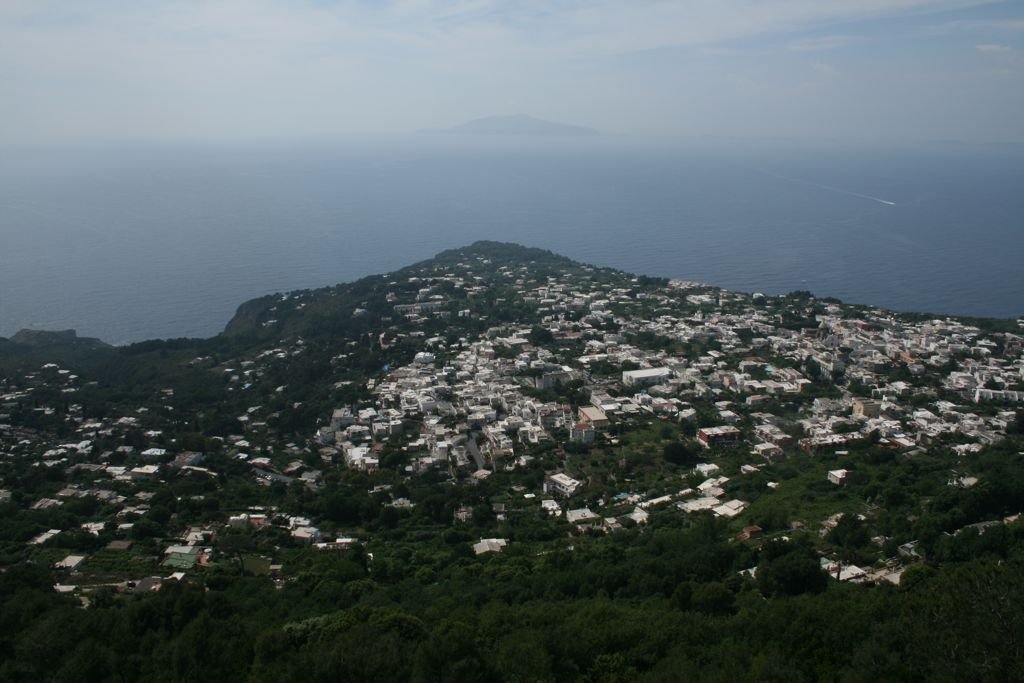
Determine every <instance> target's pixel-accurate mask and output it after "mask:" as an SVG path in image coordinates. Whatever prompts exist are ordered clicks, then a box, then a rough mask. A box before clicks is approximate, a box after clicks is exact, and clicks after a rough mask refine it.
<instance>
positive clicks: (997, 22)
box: [928, 19, 1024, 33]
mask: <svg viewBox="0 0 1024 683" xmlns="http://www.w3.org/2000/svg"><path fill="white" fill-rule="evenodd" d="M928 31H929V32H930V33H952V32H955V31H1008V32H1009V31H1024V19H960V20H957V21H946V22H943V23H941V24H933V25H932V26H929V27H928Z"/></svg>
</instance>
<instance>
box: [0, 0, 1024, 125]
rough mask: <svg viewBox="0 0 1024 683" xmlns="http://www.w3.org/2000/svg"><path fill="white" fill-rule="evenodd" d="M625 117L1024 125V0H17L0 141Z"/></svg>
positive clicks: (11, 13)
mask: <svg viewBox="0 0 1024 683" xmlns="http://www.w3.org/2000/svg"><path fill="white" fill-rule="evenodd" d="M520 112H523V113H529V114H532V115H535V116H539V117H543V118H549V119H555V120H561V121H566V122H571V123H579V124H585V125H591V126H594V127H597V128H600V129H602V130H606V131H610V132H615V133H624V134H636V135H642V134H671V135H675V136H682V137H694V136H697V137H699V136H730V137H761V136H770V137H790V136H798V137H811V138H834V139H840V140H854V141H856V140H883V141H884V140H893V139H906V138H913V139H924V140H927V139H953V140H968V141H993V142H1002V141H1015V142H1024V2H1021V1H1020V0H1014V1H1010V2H970V1H961V0H735V1H730V0H688V1H679V2H661V1H656V0H628V1H627V0H622V1H616V0H522V1H519V2H499V1H496V0H452V1H450V2H444V1H441V0H398V1H394V2H389V1H386V0H361V1H358V0H351V1H350V0H339V1H337V2H333V1H330V0H305V1H301V0H292V1H288V0H208V1H203V0H191V1H184V0H182V1H176V0H106V1H100V0H94V1H93V0H0V142H5V143H12V142H36V141H58V142H60V141H75V142H77V141H88V140H100V141H107V140H111V139H114V140H121V139H124V140H135V139H168V140H177V139H204V140H206V139H228V138H231V139H234V138H290V137H307V138H308V137H314V138H315V137H325V136H344V135H350V134H353V133H365V132H398V131H407V130H413V129H417V128H422V127H433V126H449V125H453V124H455V123H459V122H461V121H464V120H467V119H471V118H475V117H479V116H485V115H490V114H507V113H520Z"/></svg>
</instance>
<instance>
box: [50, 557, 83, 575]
mask: <svg viewBox="0 0 1024 683" xmlns="http://www.w3.org/2000/svg"><path fill="white" fill-rule="evenodd" d="M84 561H85V555H68V556H67V557H65V558H64V559H63V560H61V561H60V562H57V563H56V564H54V565H53V567H54V569H70V570H71V571H74V570H76V569H78V565H80V564H82V562H84Z"/></svg>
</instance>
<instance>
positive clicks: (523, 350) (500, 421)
mask: <svg viewBox="0 0 1024 683" xmlns="http://www.w3.org/2000/svg"><path fill="white" fill-rule="evenodd" d="M482 273H485V274H482ZM391 284H392V285H393V290H394V291H386V292H384V291H382V292H379V293H378V294H379V296H381V297H382V298H383V300H384V301H385V302H386V305H387V306H389V307H390V311H389V313H390V318H389V322H390V323H391V324H390V325H389V326H388V328H387V329H386V330H385V331H383V332H381V334H380V337H379V340H378V341H379V344H380V346H381V348H383V349H386V348H388V347H389V345H390V344H393V343H394V342H395V341H396V340H399V339H401V340H405V341H408V340H414V341H415V343H416V345H417V346H418V351H417V352H416V353H415V355H413V356H412V358H410V359H407V360H408V362H406V363H404V364H398V365H394V366H388V367H385V368H384V369H382V370H381V372H379V373H377V374H375V375H373V376H370V377H366V378H365V380H364V381H365V382H366V384H365V388H366V390H367V391H368V392H369V396H370V397H371V398H370V399H369V400H364V401H357V402H353V403H349V404H343V405H337V406H336V407H335V408H334V409H333V410H332V411H331V412H330V413H329V414H326V415H323V416H322V420H321V421H320V423H319V424H318V425H317V426H316V428H315V431H311V433H310V435H309V438H308V440H307V439H301V440H300V439H296V440H284V439H280V438H278V437H277V436H276V435H275V432H274V429H273V421H274V418H275V417H277V415H276V414H275V413H273V412H272V411H271V410H270V409H269V408H267V407H265V405H266V400H265V399H266V397H267V396H268V395H270V396H273V395H275V394H278V393H280V392H282V391H284V390H285V389H286V385H285V386H276V387H275V386H270V387H266V386H264V384H266V382H267V378H268V377H270V376H272V375H273V374H274V373H273V372H272V370H273V369H274V367H275V364H280V363H286V362H289V361H293V360H294V359H296V358H297V357H301V356H302V355H303V354H306V353H308V346H307V343H306V342H304V341H303V340H302V339H301V338H295V339H291V340H288V341H284V340H277V341H275V343H274V345H273V346H272V347H271V348H267V349H263V350H260V351H259V352H257V353H254V354H252V355H251V356H249V357H246V358H238V359H232V360H230V361H215V360H214V359H212V358H210V357H198V358H195V359H194V360H193V361H192V362H191V363H190V365H191V366H192V367H194V368H199V369H204V370H206V371H208V372H210V373H212V374H213V375H216V376H217V377H218V378H222V380H223V386H224V390H225V391H226V392H229V393H230V394H231V395H232V396H233V397H234V396H240V397H247V396H249V395H251V396H253V400H252V402H251V404H250V405H248V407H247V408H246V409H245V410H244V411H243V412H241V414H239V415H238V416H237V418H234V421H235V424H234V425H233V427H234V428H233V429H231V430H229V432H230V433H225V434H223V435H219V436H214V437H209V438H212V439H214V440H215V441H216V442H217V444H218V448H219V450H220V451H221V452H222V453H224V454H227V456H228V457H229V458H230V459H231V460H232V461H233V463H234V465H235V466H236V467H241V468H242V471H246V472H248V476H250V477H251V478H252V480H253V481H256V482H258V483H259V484H261V485H264V486H274V485H284V486H293V485H301V486H302V487H303V488H304V489H306V490H307V491H309V492H311V493H312V494H313V495H315V494H316V492H318V491H319V490H320V489H321V488H323V486H324V477H325V475H326V473H328V472H330V471H332V470H338V469H350V470H359V471H363V472H367V473H371V474H372V473H374V472H376V471H378V470H380V469H381V468H382V467H384V464H383V463H384V462H385V458H386V456H387V455H388V454H389V453H392V452H396V451H397V452H400V453H401V454H402V457H401V458H399V459H398V461H399V462H401V467H403V468H404V470H403V471H402V474H403V476H406V477H416V476H419V475H422V474H424V473H426V472H429V471H438V470H440V471H442V472H446V473H447V474H448V476H449V478H450V480H451V481H453V482H460V483H465V484H467V485H473V484H474V483H478V482H480V481H482V480H484V479H487V478H489V477H490V476H491V475H492V474H493V473H494V472H499V471H501V472H514V471H516V470H517V469H520V468H528V467H534V466H537V465H538V464H540V465H541V466H543V468H544V469H545V476H544V478H543V484H541V485H538V486H537V487H536V489H535V490H530V489H526V490H515V491H510V492H509V493H510V495H512V494H514V495H515V496H516V497H517V498H518V499H520V500H522V501H524V503H523V504H524V505H530V506H537V508H538V509H539V510H542V511H543V512H545V513H547V514H548V515H551V516H552V517H557V518H559V520H564V521H566V522H568V523H569V524H570V525H571V526H572V528H574V529H575V530H576V531H578V532H588V531H608V532H611V531H616V530H618V529H621V528H623V525H624V524H625V525H630V524H643V523H644V522H646V520H647V518H648V515H649V514H650V511H651V510H652V509H654V508H657V507H659V506H665V509H674V510H677V511H678V512H681V513H694V514H696V513H705V512H706V513H710V514H713V515H715V516H718V517H722V518H726V519H732V518H736V517H738V516H741V515H742V514H743V512H744V511H745V510H746V509H747V507H748V503H747V502H745V501H743V500H740V499H737V498H736V497H734V495H732V494H731V493H730V491H731V490H732V486H731V482H732V481H733V480H734V479H735V478H736V477H740V476H742V475H743V474H747V473H751V472H755V471H757V470H758V469H759V468H761V467H763V466H764V465H765V464H766V463H771V462H774V461H776V460H777V459H779V458H783V457H785V456H786V454H787V453H789V452H793V451H794V450H795V449H800V450H802V451H804V452H806V453H809V454H817V453H823V452H829V453H840V454H842V453H843V452H845V451H847V450H848V449H850V448H853V447H856V446H857V445H858V444H861V443H865V442H870V443H872V444H876V445H880V446H882V447H884V448H887V449H891V450H892V451H893V452H895V453H902V454H906V455H909V456H911V457H912V456H913V454H915V453H917V452H921V451H923V450H926V449H928V448H930V447H931V446H932V445H933V444H936V443H947V444H948V443H952V442H955V446H954V448H955V449H957V452H958V453H960V454H961V455H963V456H965V457H969V456H970V455H971V454H972V453H974V452H976V451H977V450H979V449H981V448H983V447H984V446H985V445H987V444H992V443H994V442H996V441H998V440H999V439H1000V438H1002V437H1003V435H1004V434H1005V433H1006V431H1007V429H1009V428H1010V427H1011V425H1013V423H1014V422H1015V421H1016V420H1017V409H1018V408H1021V407H1024V406H1020V403H1021V402H1022V401H1024V355H1022V353H1024V336H1021V335H1018V334H1012V333H1007V332H1000V333H993V332H986V331H984V330H982V329H980V328H978V327H975V326H971V325H967V324H965V323H962V322H958V321H956V320H952V319H937V320H917V319H910V318H905V317H901V316H898V315H895V314H891V313H888V312H885V311H881V310H875V309H863V308H853V307H847V306H843V305H840V304H824V305H823V304H813V303H809V302H807V301H806V300H794V299H785V298H783V299H773V298H769V297H764V296H761V295H746V294H737V293H731V292H725V291H718V290H711V289H710V288H708V287H705V286H702V285H697V284H695V283H689V282H680V281H668V282H662V283H655V284H651V283H650V282H641V281H640V280H638V279H629V278H626V277H622V276H618V275H617V276H616V277H614V278H612V277H603V276H600V274H599V273H598V272H597V271H595V270H592V269H583V270H582V271H581V273H580V272H577V273H575V274H574V275H572V276H565V277H556V276H537V275H535V274H534V273H533V272H532V270H531V268H530V267H529V266H518V267H517V266H501V267H498V268H492V267H491V265H490V264H489V262H488V261H487V260H486V259H483V258H478V259H476V260H473V259H467V260H466V261H465V262H464V263H460V264H454V265H450V266H445V267H434V268H432V269H430V270H429V272H428V271H424V272H423V273H421V274H419V275H417V276H414V277H409V278H407V281H405V282H395V283H391ZM498 287H500V288H501V291H502V292H511V294H508V296H509V297H510V299H509V300H508V301H507V302H505V301H504V300H502V299H499V300H498V301H497V302H496V303H497V305H499V306H500V305H502V303H508V304H512V303H514V304H515V305H516V306H517V307H518V309H519V310H528V311H529V315H525V316H524V320H522V321H518V320H516V321H511V322H504V323H498V322H497V321H496V320H494V319H487V320H485V319H484V318H485V316H484V315H482V314H481V313H480V307H479V306H478V305H477V301H478V300H479V299H482V298H484V294H486V293H487V292H488V290H489V289H492V288H498ZM375 296H376V295H375ZM307 298H308V297H307ZM305 305H306V301H305V299H303V298H302V297H293V296H289V295H284V296H282V297H280V299H279V301H278V302H277V307H280V311H279V312H281V313H282V314H283V313H285V310H284V309H285V308H286V307H289V306H291V307H296V308H301V307H303V306H305ZM815 306H816V307H815ZM822 311H824V312H822ZM352 315H353V316H354V317H363V316H366V315H368V311H367V309H366V308H364V307H360V308H357V309H355V310H354V311H352ZM437 320H442V321H444V323H445V325H447V326H448V329H449V333H448V334H446V335H444V336H441V335H439V334H436V330H437V327H436V325H435V326H429V325H427V323H433V322H435V321H437ZM794 321H797V322H796V323H794ZM276 322H277V321H276V320H271V321H269V322H265V323H264V324H276ZM428 327H429V329H431V330H434V331H435V333H434V334H428V333H427V332H425V331H424V329H426V328H428ZM421 328H422V329H421ZM354 343H355V342H348V343H347V345H342V347H341V348H339V349H337V354H336V355H335V356H334V358H333V359H332V364H333V365H336V366H337V367H344V366H345V364H346V361H347V358H348V354H349V352H350V348H349V347H350V346H351V344H354ZM345 383H346V382H342V381H339V382H338V383H337V384H336V385H335V388H340V387H341V385H343V384H345ZM86 384H87V383H86V382H85V381H84V380H82V379H81V378H80V377H78V376H77V375H76V374H75V373H73V372H71V371H69V370H67V369H64V368H62V367H60V366H59V365H57V364H54V363H47V364H45V365H43V366H42V367H40V368H39V369H38V370H34V371H32V372H29V373H25V374H23V375H20V376H17V377H8V378H6V379H3V380H2V381H0V467H2V466H3V463H6V464H10V463H15V462H20V463H24V462H31V466H33V467H39V468H44V469H50V468H58V469H60V470H61V471H62V473H63V475H64V476H63V479H65V480H67V481H70V482H73V483H67V484H65V485H63V487H62V488H61V489H60V490H57V491H54V492H51V493H47V495H45V496H39V497H37V498H35V499H32V500H27V501H24V505H25V506H26V507H29V508H32V509H34V510H40V511H45V510H48V509H53V508H59V507H61V506H63V505H64V504H65V503H66V502H67V501H68V500H71V499H74V498H94V499H96V500H97V501H98V502H99V503H101V504H102V505H103V506H104V509H106V510H111V509H112V510H115V512H114V513H112V515H110V517H109V518H104V519H99V518H97V519H94V520H90V521H88V522H85V523H83V524H82V528H83V529H85V530H86V531H87V532H89V533H96V534H97V535H98V534H99V533H100V532H101V531H102V532H110V531H113V532H114V533H115V534H116V535H117V536H118V539H117V540H118V541H124V542H128V539H130V538H131V536H132V527H133V525H134V524H135V523H137V521H138V520H140V519H144V518H145V517H146V515H147V513H148V512H149V510H150V509H151V506H152V502H151V501H152V498H153V495H154V491H155V490H157V489H158V488H159V486H160V485H161V483H162V482H166V481H169V480H171V479H172V478H196V479H197V480H201V481H216V480H218V478H219V477H222V476H223V472H221V471H219V470H218V469H217V468H214V467H211V466H210V463H209V462H208V460H207V456H206V454H205V453H204V452H202V451H201V450H197V449H196V448H185V447H183V445H182V444H181V443H178V442H177V441H176V440H175V439H173V438H168V436H167V435H168V434H170V433H172V432H173V433H176V430H178V426H177V425H179V424H180V422H179V420H181V419H182V418H181V414H182V411H183V410H185V409H186V407H184V406H181V405H178V404H176V403H175V394H174V390H173V388H166V389H164V390H162V391H161V392H159V395H157V396H154V397H153V400H152V401H149V402H147V403H146V404H145V405H139V406H137V407H136V408H134V409H131V410H125V411H123V412H122V413H121V414H117V415H108V416H104V417H93V416H90V415H86V411H85V409H84V408H83V406H82V405H81V404H79V403H77V402H76V394H77V393H78V392H80V391H81V390H82V388H83V387H84V386H86ZM568 388H571V389H572V398H571V399H570V398H568V396H569V393H568ZM43 395H45V396H48V397H51V398H49V399H47V400H41V399H40V398H39V397H40V396H43ZM52 397H59V398H52ZM257 397H263V398H262V399H260V398H257ZM29 403H31V404H32V405H33V407H32V409H31V410H32V414H33V417H34V418H36V419H35V420H33V421H32V422H33V423H34V426H33V424H30V423H29V421H25V420H22V421H20V422H19V423H17V424H15V423H14V422H12V420H11V416H10V412H11V411H12V410H13V409H14V408H15V407H21V406H24V405H26V404H29ZM793 405H799V406H800V407H799V408H798V409H797V408H794V409H793V410H792V411H790V410H789V408H786V409H779V406H793ZM659 421H663V422H665V423H669V424H672V425H674V426H675V428H676V431H673V432H672V433H677V432H682V433H685V434H686V435H687V436H686V437H685V439H686V440H687V441H688V443H689V445H690V446H692V448H693V449H694V450H695V451H696V452H699V453H700V454H701V455H700V457H699V459H700V460H703V461H705V462H702V463H700V464H699V465H697V467H696V468H695V469H694V470H693V471H692V472H688V473H686V477H689V476H694V477H698V476H699V478H700V480H701V481H700V483H699V484H697V485H693V484H694V483H695V482H694V480H690V483H691V485H689V486H685V485H679V484H677V483H676V482H665V483H664V486H662V487H660V489H659V490H658V492H657V494H653V493H652V494H647V493H636V492H633V491H624V492H621V493H615V494H614V495H612V494H609V493H608V492H607V491H590V489H588V486H589V482H588V480H587V477H586V475H585V469H586V468H582V467H580V460H581V459H585V458H587V457H588V456H587V453H588V452H590V451H592V450H599V449H605V450H607V451H609V452H614V451H615V447H616V445H617V444H618V443H619V441H618V438H617V434H618V432H617V429H618V427H620V426H624V425H635V424H639V423H642V422H648V423H651V424H654V425H657V424H658V422H659ZM53 423H59V427H60V429H56V428H49V429H48V428H47V427H45V426H43V425H46V424H51V427H53V426H54V424H53ZM57 433H60V434H62V435H63V436H62V437H61V438H57V437H55V436H54V435H55V434H57ZM581 449H582V451H581ZM726 451H728V452H737V451H741V452H742V453H744V457H745V458H747V462H746V463H745V464H744V465H743V466H742V467H741V468H740V469H739V471H737V472H732V471H729V472H728V475H729V476H726V474H724V473H723V472H722V471H721V468H720V467H719V465H718V464H716V462H715V461H716V460H717V459H718V455H719V454H720V453H722V452H726ZM577 452H582V455H573V456H572V457H570V455H571V454H572V453H577ZM542 454H547V455H542ZM539 458H544V461H543V462H541V463H538V462H536V460H537V459H539ZM854 479H855V473H854V472H852V471H850V470H847V469H836V470H833V471H830V472H829V473H828V481H830V482H831V483H833V484H834V485H836V486H846V485H848V484H849V483H850V482H851V481H853V480H854ZM967 479H968V478H965V477H961V476H958V478H957V479H956V481H958V482H963V481H966V480H967ZM958 485H966V484H958ZM768 486H769V487H771V488H775V487H777V486H779V484H777V483H775V482H769V484H768ZM385 488H387V487H385ZM676 489H678V490H676ZM588 491H590V492H591V493H593V495H588ZM665 491H674V492H673V493H665ZM11 497H12V491H11V490H9V489H8V488H3V489H0V503H4V502H7V501H9V500H11ZM387 505H390V506H392V507H396V508H403V507H410V506H412V505H413V503H412V502H410V501H409V500H407V499H405V498H402V497H401V496H398V495H393V496H391V497H390V501H389V502H388V503H387ZM225 516H226V517H227V519H226V522H225V525H226V527H227V528H228V529H231V528H234V529H254V528H262V527H264V526H270V527H276V528H279V529H281V530H283V531H286V532H287V533H288V534H289V535H290V537H291V538H293V539H294V540H295V541H296V542H298V543H302V544H306V545H309V546H311V547H313V548H318V549H328V548H339V547H347V546H348V545H350V544H351V543H352V542H353V541H352V539H351V538H349V537H347V536H341V537H335V536H333V535H330V536H329V538H327V539H325V538H324V534H322V533H321V531H320V530H319V528H318V527H317V520H315V519H308V518H305V517H302V516H299V515H289V514H285V513H278V512H277V511H271V512H265V511H261V510H247V511H230V512H226V514H225ZM222 526H223V525H222ZM66 531H68V530H67V529H51V530H44V531H40V533H38V534H36V535H34V536H33V537H32V538H31V539H29V540H28V544H34V545H44V544H46V543H49V542H50V541H51V540H52V539H53V538H54V537H56V536H57V535H58V534H60V533H63V532H66ZM751 533H753V532H751ZM216 538H217V529H216V528H214V526H211V527H209V528H203V529H190V530H188V532H187V533H186V535H185V537H183V538H168V539H164V545H165V549H166V550H167V552H166V558H165V560H164V563H165V564H166V566H167V567H168V569H174V570H175V571H184V570H188V569H189V568H191V567H193V566H195V565H196V564H203V563H204V562H207V561H209V558H210V557H211V556H212V555H213V554H214V553H215V548H216ZM509 542H510V541H509V539H503V538H482V539H480V541H479V542H478V543H476V544H473V550H474V552H475V553H477V554H485V553H494V552H500V551H501V550H502V549H504V548H505V547H507V545H508V543H509ZM83 563H84V565H85V566H88V558H87V557H85V556H82V555H69V556H67V557H64V558H63V559H62V560H60V562H58V563H57V565H56V568H57V569H58V570H59V571H61V572H75V571H78V570H79V569H80V568H81V567H82V566H83ZM830 571H831V567H830ZM843 571H844V569H843V568H842V567H840V568H839V569H837V570H836V572H837V575H839V576H841V575H842V573H843Z"/></svg>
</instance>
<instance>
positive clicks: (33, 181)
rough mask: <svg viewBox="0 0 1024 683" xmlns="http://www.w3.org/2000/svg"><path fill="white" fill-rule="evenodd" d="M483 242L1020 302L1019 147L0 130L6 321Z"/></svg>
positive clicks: (664, 272)
mask: <svg viewBox="0 0 1024 683" xmlns="http://www.w3.org/2000/svg"><path fill="white" fill-rule="evenodd" d="M478 239H496V240H506V241H513V242H519V243H522V244H526V245H529V246H538V247H543V248H547V249H552V250H554V251H556V252H559V253H562V254H565V255H567V256H570V257H572V258H575V259H578V260H581V261H586V262H591V263H596V264H600V265H608V266H615V267H618V268H622V269H625V270H629V271H633V272H639V273H646V274H651V275H661V276H669V277H678V278H684V279H690V280H699V281H704V282H708V283H712V284H715V285H719V286H722V287H726V288H729V289H735V290H742V291H761V292H766V293H782V292H787V291H791V290H794V289H809V290H811V291H813V292H814V293H815V294H818V295H819V296H835V297H838V298H841V299H843V300H845V301H850V302H857V303H869V304H876V305H880V306H885V307H889V308H894V309H898V310H919V311H930V312H935V313H950V314H965V315H985V316H1000V317H1010V316H1020V315H1022V314H1024V153H1022V152H1021V151H1020V150H1019V149H1009V150H1007V149H996V148H990V149H974V148H967V147H962V146H957V145H938V144H936V145H926V146H920V147H917V148H901V149H898V150H895V149H887V148H883V147H876V148H852V147H840V146H828V145H813V146H812V145H806V144H801V143H782V142H777V143H760V144H756V145H754V144H744V145H741V144H737V143H729V142H722V143H702V144H699V145H685V144H672V145H660V144H657V143H656V142H650V141H637V140H630V139H625V138H622V139H619V138H581V139H573V140H543V139H538V140H507V139H506V140H490V139H484V138H481V139H470V140H462V139H455V138H448V137H444V138H432V137H427V136H424V137H408V138H403V139H397V138H396V139H390V140H383V139H379V140H363V141H350V142H333V143H330V144H313V143H296V144H289V145H285V144H277V145H271V144H253V145H241V144H236V145H180V146H155V145H152V146H142V145H140V146H137V147H118V148H100V147H93V148H85V147H78V148H74V149H68V148H65V149H7V150H3V153H2V154H0V336H9V335H11V334H13V333H14V332H16V331H17V330H18V329H20V328H22V327H32V328H39V329H60V328H76V329H77V330H78V331H79V333H80V334H84V335H89V336H98V337H100V338H102V339H104V340H107V341H110V342H112V343H126V342H131V341H137V340H141V339H147V338H154V337H178V336H209V335H213V334H216V333H217V332H219V331H220V330H221V329H223V326H224V325H225V323H226V322H227V321H228V320H229V319H230V317H231V315H232V314H233V312H234V310H235V308H236V307H237V306H238V304H240V303H241V302H243V301H245V300H246V299H249V298H252V297H255V296H259V295H262V294H267V293H272V292H278V291H287V290H292V289H300V288H308V287H318V286H323V285H329V284H334V283H337V282H344V281H349V280H353V279H355V278H358V277H361V276H364V275H368V274H371V273H378V272H387V271H390V270H394V269H396V268H399V267H401V266H404V265H408V264H410V263H413V262H415V261H418V260H421V259H424V258H428V257H430V256H432V255H433V254H435V253H437V252H438V251H441V250H443V249H446V248H449V247H455V246H461V245H465V244H468V243H470V242H473V241H474V240H478Z"/></svg>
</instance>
